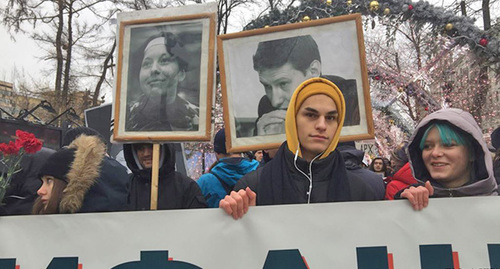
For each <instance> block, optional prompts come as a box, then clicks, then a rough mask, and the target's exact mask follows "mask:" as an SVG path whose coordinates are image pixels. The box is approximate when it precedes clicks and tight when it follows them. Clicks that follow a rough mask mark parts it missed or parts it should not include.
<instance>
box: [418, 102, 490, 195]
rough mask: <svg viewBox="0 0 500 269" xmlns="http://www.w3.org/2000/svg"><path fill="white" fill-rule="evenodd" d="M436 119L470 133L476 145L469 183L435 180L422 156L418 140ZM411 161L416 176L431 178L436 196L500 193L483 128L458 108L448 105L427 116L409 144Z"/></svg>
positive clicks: (420, 180) (473, 145)
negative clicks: (454, 184) (448, 184)
mask: <svg viewBox="0 0 500 269" xmlns="http://www.w3.org/2000/svg"><path fill="white" fill-rule="evenodd" d="M435 122H448V123H451V124H452V125H454V126H456V127H458V128H460V129H461V130H463V131H465V132H466V133H467V134H469V135H470V136H471V137H472V139H473V143H472V148H473V149H474V156H475V160H474V164H473V166H472V175H471V180H470V181H469V184H466V185H464V186H461V187H458V188H451V189H448V188H444V187H442V186H441V185H439V183H437V182H435V181H433V180H432V178H431V177H430V175H429V172H428V171H427V169H426V168H425V165H424V162H423V160H422V150H420V147H419V144H420V140H421V139H422V136H423V135H424V133H425V130H426V129H427V127H428V126H429V125H430V124H432V123H435ZM408 151H409V155H410V156H409V157H410V158H409V159H410V165H411V168H412V172H413V176H414V177H415V178H416V179H417V180H418V181H419V182H421V183H424V182H425V181H427V180H430V181H431V184H432V185H433V187H434V195H433V197H460V196H481V195H483V196H484V195H498V191H497V183H496V181H495V177H494V175H493V161H492V159H491V155H490V154H489V151H488V147H487V145H486V142H485V141H484V139H483V134H482V132H481V129H480V128H479V126H478V125H477V123H476V121H475V120H474V118H473V117H472V115H471V114H469V113H468V112H465V111H463V110H460V109H456V108H446V109H441V110H439V111H436V112H434V113H432V114H430V115H428V116H427V117H425V118H424V119H423V120H422V121H421V122H420V123H419V124H418V126H417V128H416V129H415V131H414V132H413V135H412V136H411V138H410V143H409V146H408Z"/></svg>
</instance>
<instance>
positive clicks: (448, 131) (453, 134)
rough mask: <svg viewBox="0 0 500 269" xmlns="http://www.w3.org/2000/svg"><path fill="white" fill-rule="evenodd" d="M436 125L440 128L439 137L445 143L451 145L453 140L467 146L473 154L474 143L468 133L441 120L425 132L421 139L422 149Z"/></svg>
mask: <svg viewBox="0 0 500 269" xmlns="http://www.w3.org/2000/svg"><path fill="white" fill-rule="evenodd" d="M434 127H436V128H437V129H438V132H439V137H440V138H441V142H442V143H443V145H446V146H450V145H452V144H453V142H455V144H457V145H463V146H465V147H466V148H467V150H468V151H469V154H472V143H471V141H470V139H469V138H468V137H467V136H466V134H465V133H464V132H463V131H460V130H459V129H457V128H454V127H453V126H451V125H449V124H446V123H441V122H436V123H433V124H431V125H430V126H429V127H427V130H425V133H424V135H423V136H422V139H421V140H420V145H419V146H420V150H423V149H424V145H425V140H426V139H427V136H428V135H429V131H430V130H431V129H432V128H434Z"/></svg>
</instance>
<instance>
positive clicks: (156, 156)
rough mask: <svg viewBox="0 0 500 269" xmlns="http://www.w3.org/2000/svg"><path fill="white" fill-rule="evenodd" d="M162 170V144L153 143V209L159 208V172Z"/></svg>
mask: <svg viewBox="0 0 500 269" xmlns="http://www.w3.org/2000/svg"><path fill="white" fill-rule="evenodd" d="M159 171H160V144H158V143H155V144H153V166H152V167H151V206H150V208H151V210H157V209H158V172H159Z"/></svg>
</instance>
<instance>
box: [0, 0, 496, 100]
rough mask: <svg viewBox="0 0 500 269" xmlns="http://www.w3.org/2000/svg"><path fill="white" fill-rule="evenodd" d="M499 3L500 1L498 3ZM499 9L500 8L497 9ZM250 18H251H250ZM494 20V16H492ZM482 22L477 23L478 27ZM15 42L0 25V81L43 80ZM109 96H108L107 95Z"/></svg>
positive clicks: (35, 59) (36, 52)
mask: <svg viewBox="0 0 500 269" xmlns="http://www.w3.org/2000/svg"><path fill="white" fill-rule="evenodd" d="M444 1H445V2H450V1H452V0H444ZM429 2H431V3H435V5H438V6H441V5H442V4H443V0H431V1H429ZM498 2H500V1H498ZM498 7H499V5H498V3H497V4H496V7H492V12H498V11H495V9H496V8H498ZM499 9H500V8H499ZM247 10H248V9H245V10H244V11H242V12H248V11H247ZM235 17H236V18H237V17H240V19H239V20H238V19H237V20H238V21H237V22H236V23H237V24H238V25H237V26H236V27H232V30H233V29H236V30H233V31H237V29H241V27H242V25H245V24H246V22H247V21H248V20H250V19H251V18H249V19H248V18H245V17H246V16H242V15H240V16H235ZM250 17H251V16H250ZM493 17H494V18H495V17H496V16H493ZM481 23H482V21H478V26H479V27H481V26H480V24H481ZM15 37H16V42H14V41H13V40H12V39H11V38H10V36H9V34H8V32H7V31H6V28H5V26H3V25H0V59H1V64H0V80H3V81H7V82H12V81H13V80H14V78H15V77H14V75H13V70H14V68H17V70H18V71H19V72H22V71H24V73H25V74H26V76H27V77H28V78H29V77H30V76H31V77H35V78H38V79H40V78H43V75H42V74H41V72H40V70H41V69H43V67H44V65H46V64H47V63H46V62H44V61H43V60H41V59H39V57H40V56H43V55H44V52H43V51H42V50H41V49H40V48H39V47H38V46H37V45H36V43H35V42H34V41H33V40H31V39H30V38H29V37H27V36H26V35H23V34H16V36H15ZM107 95H108V96H109V94H107Z"/></svg>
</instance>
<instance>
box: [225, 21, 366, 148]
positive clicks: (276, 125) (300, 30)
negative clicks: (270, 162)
mask: <svg viewBox="0 0 500 269" xmlns="http://www.w3.org/2000/svg"><path fill="white" fill-rule="evenodd" d="M217 45H218V50H219V53H218V54H219V66H220V70H221V85H222V92H223V102H224V122H225V126H226V137H229V139H228V140H229V141H228V142H227V147H228V150H229V151H232V152H239V151H247V150H257V149H266V148H275V147H278V146H279V145H280V144H281V143H282V142H283V141H284V140H285V127H284V126H285V125H284V120H285V115H286V109H287V107H288V103H289V101H290V98H291V96H292V94H293V92H294V91H295V89H296V88H297V86H299V85H300V83H302V82H303V81H305V80H307V79H309V78H312V77H323V78H326V79H329V80H330V81H332V82H333V83H335V84H336V85H337V86H338V87H339V89H340V90H341V91H342V93H343V95H344V98H345V101H346V118H345V122H344V126H343V129H342V132H341V138H340V140H341V141H348V140H361V139H368V138H373V135H374V130H373V120H372V112H371V104H370V93H369V85H368V73H367V69H366V58H365V47H364V41H363V30H362V23H361V15H360V14H353V15H346V16H338V17H332V18H327V19H321V20H314V21H309V22H301V23H294V24H287V25H281V26H275V27H268V28H263V29H256V30H250V31H244V32H239V33H233V34H226V35H220V36H218V39H217Z"/></svg>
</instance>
